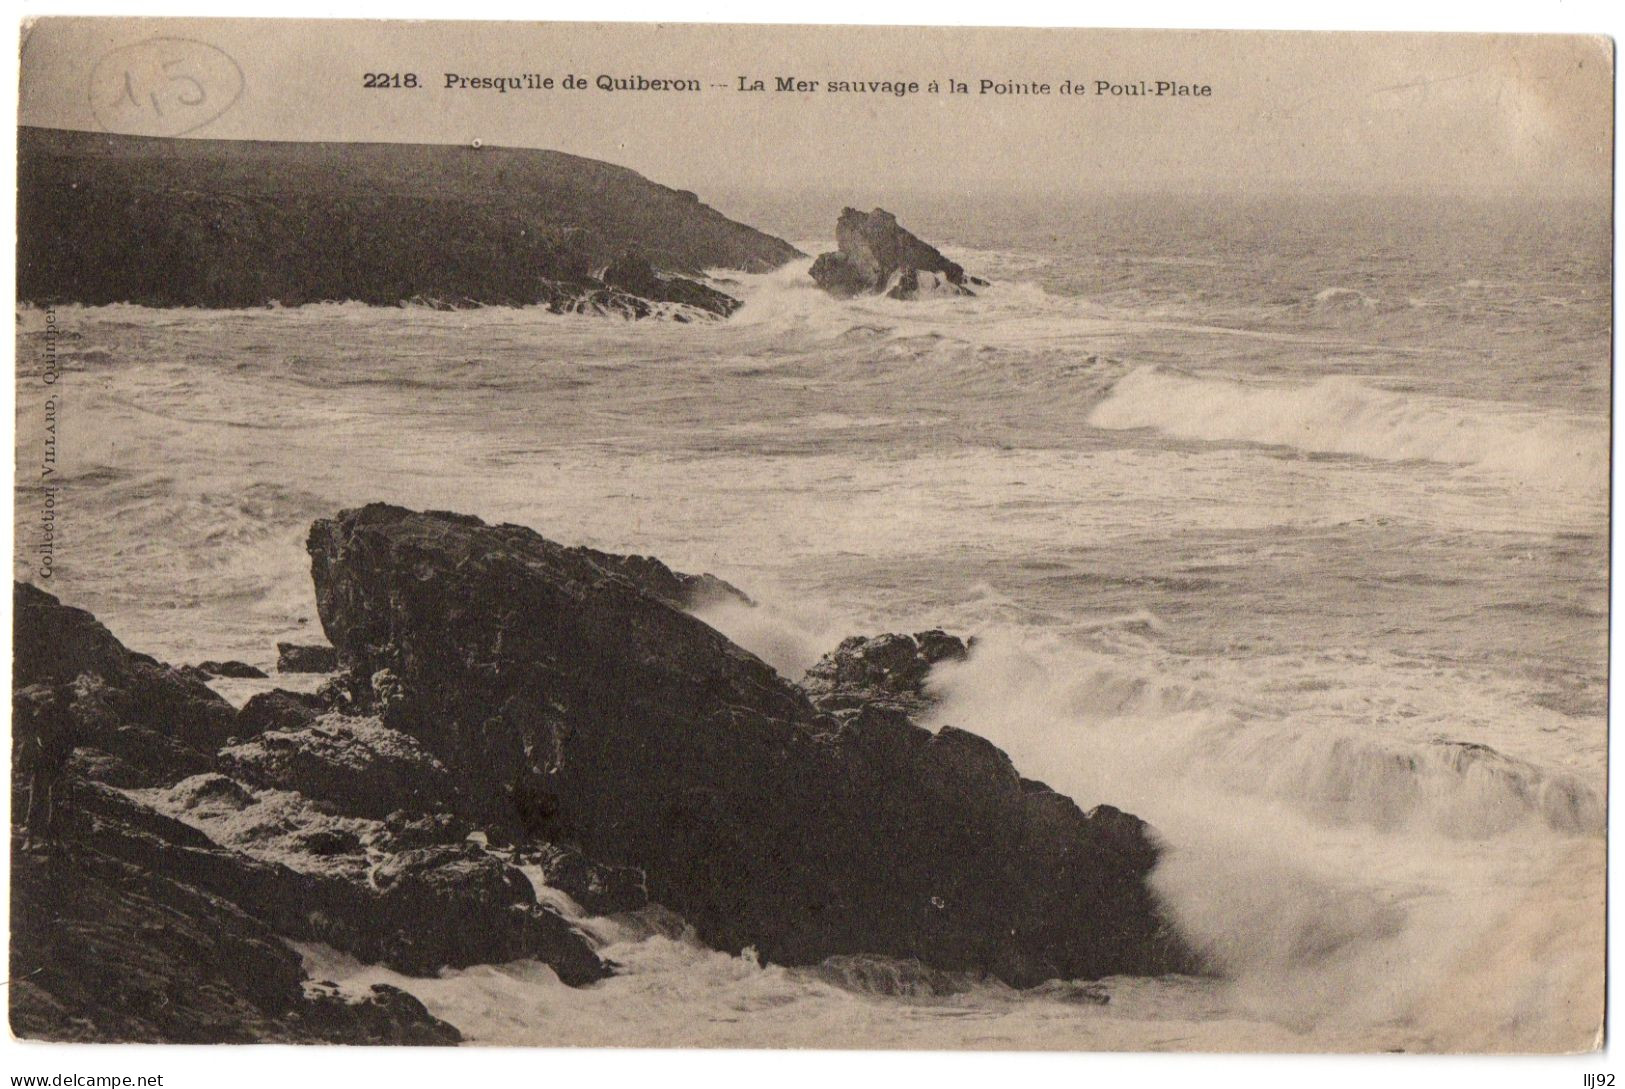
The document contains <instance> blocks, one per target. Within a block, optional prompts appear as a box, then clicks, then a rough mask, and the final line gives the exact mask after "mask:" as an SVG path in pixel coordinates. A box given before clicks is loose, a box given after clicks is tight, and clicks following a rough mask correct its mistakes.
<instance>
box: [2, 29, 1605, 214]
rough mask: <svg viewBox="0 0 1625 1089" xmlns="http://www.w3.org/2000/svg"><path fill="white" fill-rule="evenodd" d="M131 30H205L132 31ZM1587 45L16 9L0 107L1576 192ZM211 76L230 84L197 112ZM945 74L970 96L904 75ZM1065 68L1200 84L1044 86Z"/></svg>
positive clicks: (1599, 67) (433, 136)
mask: <svg viewBox="0 0 1625 1089" xmlns="http://www.w3.org/2000/svg"><path fill="white" fill-rule="evenodd" d="M154 37H163V38H171V39H187V40H190V41H194V42H202V43H206V46H204V47H198V46H192V45H187V44H179V45H176V44H167V45H166V44H164V43H159V44H157V45H147V46H142V45H140V44H139V43H141V42H143V41H146V40H148V39H152V38H154ZM210 46H212V47H213V49H209V48H207V47H210ZM166 50H167V52H166ZM1612 63H1613V57H1612V52H1611V49H1610V47H1609V45H1608V44H1607V43H1606V42H1605V41H1604V40H1603V39H1600V38H1576V37H1547V36H1542V37H1531V36H1467V35H1415V34H1408V35H1380V36H1378V35H1344V34H1259V33H1249V32H1189V31H1084V30H1051V31H1034V30H968V29H908V28H876V27H861V28H855V27H834V28H829V27H824V28H806V27H790V28H775V27H724V28H716V27H696V26H685V25H680V26H655V25H637V24H600V25H594V24H551V25H538V24H520V23H384V22H360V21H350V22H314V21H262V20H254V21H248V20H244V21H231V20H220V21H211V20H135V19H110V20H90V19H55V20H43V21H40V22H36V23H34V24H32V25H31V26H30V27H28V28H26V29H25V39H24V52H23V64H22V96H21V107H20V115H21V120H22V122H23V123H24V124H32V125H50V126H60V127H65V128H77V129H98V128H113V129H120V130H123V131H162V129H163V126H166V125H169V126H174V125H175V124H177V122H176V120H175V119H176V118H177V117H179V116H181V115H183V114H185V112H186V110H187V109H193V110H194V112H196V110H198V109H202V110H204V111H207V112H208V117H205V115H204V114H201V113H200V114H197V117H199V118H203V120H204V123H201V127H198V128H195V129H193V130H192V131H191V133H190V134H191V135H193V136H200V137H202V136H208V137H221V138H260V139H286V140H295V139H297V140H386V141H415V142H436V143H440V142H458V143H462V142H468V141H472V140H474V139H480V140H483V141H484V142H485V143H487V144H492V145H516V146H531V147H549V148H558V149H560V150H564V151H571V152H575V153H577V154H581V155H589V156H593V157H595V158H602V159H608V160H611V161H614V162H618V163H622V164H625V165H627V166H631V167H633V168H634V169H637V170H639V171H641V172H643V173H645V174H647V175H649V176H650V177H652V178H654V179H656V180H658V181H661V182H665V183H667V184H671V185H676V186H680V187H684V188H689V189H694V190H696V191H699V192H700V193H702V194H704V193H705V192H706V190H707V189H716V188H728V189H740V188H746V187H751V186H752V184H753V183H754V184H756V185H760V186H762V187H803V186H806V187H814V188H824V187H830V186H841V185H848V186H854V187H860V188H862V189H864V190H866V191H882V192H883V191H885V190H886V189H887V188H897V189H915V190H922V189H923V190H938V191H947V192H951V191H954V190H956V189H987V188H998V187H1006V186H1013V187H1017V188H1020V189H1024V190H1039V191H1057V190H1059V191H1066V190H1075V191H1084V192H1089V191H1115V190H1123V189H1129V190H1142V189H1144V190H1161V189H1171V190H1178V191H1185V192H1201V191H1225V190H1236V189H1244V190H1262V191H1271V190H1276V189H1282V188H1287V189H1303V188H1314V189H1321V188H1329V189H1336V188H1353V189H1360V190H1384V189H1399V190H1412V189H1419V188H1426V189H1445V190H1463V191H1468V192H1476V191H1499V190H1507V189H1512V190H1535V191H1547V192H1554V193H1561V194H1567V193H1582V194H1586V195H1599V194H1601V193H1604V192H1606V186H1607V184H1608V178H1609V170H1610V148H1611V141H1612V129H1611V125H1612V115H1611V110H1612V85H1611V81H1612ZM234 70H235V71H239V72H240V73H241V78H240V92H238V93H237V97H236V98H235V102H234V104H233V105H232V106H231V107H230V108H229V109H226V110H225V111H224V112H223V113H219V115H218V116H213V114H212V111H213V109H214V108H215V107H216V106H218V105H221V104H223V103H224V102H225V101H227V100H228V98H229V97H230V95H231V93H232V92H233V91H234V90H235V81H237V80H238V77H237V76H235V75H234V74H233V71H234ZM368 72H379V73H391V74H393V73H402V74H404V73H415V74H416V75H417V76H418V78H419V80H420V81H421V82H422V84H424V86H421V87H420V88H418V89H415V90H414V89H399V90H396V89H384V90H376V89H374V90H369V89H365V88H363V86H362V84H363V76H364V73H368ZM447 73H457V74H461V75H466V76H477V77H510V78H512V77H516V76H519V75H521V74H523V73H538V74H540V75H542V76H544V77H546V76H551V77H553V78H555V79H561V78H562V77H563V76H565V75H568V74H571V73H575V74H578V75H581V76H585V77H587V79H588V80H589V82H590V81H593V80H595V79H596V77H597V76H599V75H600V74H608V75H611V76H617V77H621V76H625V77H632V76H638V75H643V76H646V77H649V78H672V79H688V78H692V79H697V80H699V81H700V82H701V83H702V84H703V85H705V86H704V90H703V91H702V92H701V93H698V94H680V93H636V92H626V93H611V92H605V91H600V90H598V89H596V88H589V89H587V90H574V91H567V90H563V89H562V88H555V89H553V90H539V91H510V92H508V93H497V92H496V91H494V90H447V89H445V76H446V74H447ZM740 76H748V77H751V78H761V79H763V80H765V81H767V83H768V85H769V87H771V86H772V84H773V77H775V76H795V77H799V78H802V79H816V80H820V81H822V82H821V85H820V89H819V91H818V92H817V93H813V94H798V93H775V92H772V91H771V90H770V91H769V92H767V93H761V94H749V93H740V92H738V91H735V90H733V87H734V86H735V85H736V82H737V79H738V77H740ZM949 77H952V78H955V79H958V80H961V81H964V82H965V83H967V84H968V85H970V88H971V91H972V93H970V94H964V95H956V94H948V93H946V90H944V91H943V92H942V93H937V94H932V93H929V92H928V91H927V89H926V87H925V85H926V84H927V83H928V81H930V80H933V79H935V80H938V81H946V80H947V79H948V78H949ZM837 79H845V80H886V79H892V80H903V81H908V80H913V81H918V82H919V83H920V84H921V85H922V86H921V91H920V93H918V94H914V95H909V96H906V97H901V98H899V97H895V96H893V95H890V94H884V93H881V94H849V93H831V92H828V91H826V90H824V84H827V82H828V81H830V80H837ZM982 79H994V80H999V81H1016V82H1047V83H1049V84H1050V85H1051V94H1049V95H1047V96H1038V95H1024V96H1015V95H1012V96H1004V97H998V96H992V95H982V94H978V93H975V92H976V90H977V87H978V82H979V81H980V80H982ZM1069 79H1070V80H1072V81H1074V82H1080V81H1081V82H1083V83H1084V84H1085V85H1086V86H1087V87H1088V88H1089V89H1090V90H1091V91H1093V89H1094V85H1095V81H1096V80H1108V81H1111V82H1113V83H1118V84H1125V83H1134V82H1138V81H1140V80H1145V81H1148V82H1152V83H1154V82H1155V81H1157V80H1168V81H1175V82H1179V83H1185V84H1194V85H1202V84H1206V85H1209V86H1211V88H1212V93H1211V95H1210V96H1207V97H1163V98H1156V97H1128V96H1121V97H1118V96H1111V95H1105V96H1101V95H1096V94H1088V95H1061V94H1059V93H1056V92H1057V91H1058V89H1059V85H1060V84H1061V82H1062V81H1064V80H1069ZM713 84H723V85H725V86H723V87H720V88H719V87H714V86H712V85H713ZM211 94H212V96H213V97H212V98H209V95H211ZM154 95H157V100H156V101H154V100H153V96H154ZM199 98H204V99H207V100H208V102H209V105H205V106H201V107H199V106H197V105H196V100H197V99H199ZM166 107H168V108H167V109H166ZM209 118H212V119H209ZM164 134H168V133H167V132H165V133H164Z"/></svg>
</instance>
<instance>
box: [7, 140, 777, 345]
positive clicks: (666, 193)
mask: <svg viewBox="0 0 1625 1089" xmlns="http://www.w3.org/2000/svg"><path fill="white" fill-rule="evenodd" d="M17 184H18V207H19V223H20V224H21V226H20V234H19V238H18V258H17V267H18V284H17V288H18V298H19V300H22V301H32V302H40V303H44V302H58V303H64V302H78V303H86V304H93V305H94V304H104V303H113V302H133V303H141V304H144V305H148V306H210V307H244V306H262V305H266V304H268V303H273V302H274V303H281V304H282V305H285V306H294V305H299V304H303V303H311V302H322V301H339V300H346V299H350V300H356V301H359V302H365V303H372V304H376V305H396V304H400V303H405V302H409V301H415V302H417V303H418V304H420V305H426V306H433V307H437V308H446V309H455V308H458V307H462V306H469V305H504V306H520V305H538V304H539V305H543V306H547V307H549V308H551V309H553V310H556V311H560V312H565V311H570V312H576V311H580V312H586V313H616V314H623V315H626V316H639V314H638V311H639V310H640V309H641V310H642V311H643V312H644V313H647V312H648V309H649V306H650V303H649V300H648V299H646V298H643V297H642V296H640V295H636V294H633V293H632V292H628V291H626V290H623V289H622V288H619V287H615V286H613V285H610V284H606V283H604V282H602V281H599V280H596V279H594V278H592V277H591V276H590V275H589V270H590V269H593V268H602V267H604V266H605V265H607V264H609V263H610V262H613V261H615V260H616V259H617V258H618V257H619V256H620V255H621V254H623V253H626V252H627V251H635V252H637V253H640V254H642V255H643V256H644V257H646V258H647V259H648V260H649V261H650V262H652V264H653V265H654V266H655V267H657V268H659V269H662V270H664V271H665V272H667V273H670V274H677V275H678V276H698V275H700V274H702V273H703V272H704V271H705V270H706V269H709V268H732V269H741V270H745V271H750V272H766V271H768V270H770V269H774V268H778V267H779V266H781V265H783V264H785V263H786V262H787V261H791V260H793V259H795V258H796V257H799V256H801V254H800V253H799V252H798V251H797V250H796V249H795V248H794V247H793V246H791V245H790V244H789V243H787V242H784V241H782V240H780V239H777V238H774V237H772V236H770V235H766V234H763V233H762V232H760V231H757V230H753V229H752V228H750V227H747V226H745V225H743V224H741V223H736V222H734V221H733V220H730V219H728V218H727V217H726V216H724V215H722V214H721V213H720V212H717V211H715V210H714V209H712V208H709V207H707V206H706V205H704V204H702V203H700V202H699V201H698V200H697V199H695V197H694V195H693V194H692V193H687V192H683V191H680V190H674V189H669V188H667V187H665V186H662V185H657V184H655V183H654V182H651V181H649V180H648V179H646V178H643V177H641V176H640V175H638V174H637V173H635V172H633V171H631V170H628V169H626V168H625V167H619V166H615V165H613V164H610V163H605V162H599V161H596V160H593V159H585V158H581V157H579V156H575V155H567V154H564V153H562V152H557V151H541V150H531V149H523V148H500V147H483V148H480V149H478V150H476V149H474V148H470V147H463V146H446V145H428V144H383V143H370V144H369V143H362V144H345V143H293V142H272V141H249V140H202V139H159V138H151V137H139V136H115V135H108V134H104V133H91V132H69V131H65V130H58V129H42V128H31V127H23V128H20V129H19V130H18V178H17ZM688 285H691V286H688ZM664 290H665V291H666V292H667V294H668V295H669V294H672V293H676V294H690V295H692V296H693V297H694V299H696V300H710V302H711V305H712V306H713V307H718V308H721V307H724V305H725V304H723V303H722V301H721V300H720V299H714V298H712V296H711V294H708V293H709V292H710V290H711V289H709V288H705V287H704V286H703V285H701V284H698V283H695V282H693V281H685V282H684V283H683V284H677V283H668V284H667V285H666V286H665V288H664ZM724 298H725V297H724ZM675 301H690V300H689V299H686V298H685V299H677V300H675ZM728 302H729V303H733V300H728ZM692 305H698V303H697V302H695V303H692ZM714 312H718V313H720V312H721V309H717V310H715V311H714Z"/></svg>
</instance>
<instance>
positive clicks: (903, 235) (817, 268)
mask: <svg viewBox="0 0 1625 1089" xmlns="http://www.w3.org/2000/svg"><path fill="white" fill-rule="evenodd" d="M835 241H836V245H838V246H839V247H840V248H839V249H838V250H836V251H834V252H831V253H825V254H820V255H819V257H818V260H816V261H814V262H813V265H812V278H813V279H814V280H816V281H817V282H818V286H819V287H821V288H823V289H824V290H825V291H828V292H830V293H831V294H832V295H839V296H843V297H846V296H852V295H879V294H881V293H885V294H886V295H888V296H890V297H891V298H894V299H912V298H916V297H918V296H919V295H921V294H927V295H933V294H947V295H974V294H975V292H974V291H972V290H971V289H970V287H969V286H967V285H968V284H971V283H975V284H984V283H986V281H985V280H979V279H977V278H976V277H974V276H971V277H967V276H966V275H965V270H964V268H962V267H961V266H960V265H958V264H956V263H955V262H953V261H950V260H948V259H947V258H946V257H944V256H943V255H942V253H941V252H940V251H939V250H938V249H937V248H936V247H934V246H931V245H928V244H926V243H925V242H922V241H920V239H918V238H916V237H915V236H914V235H912V234H910V233H909V232H908V231H906V230H904V229H903V228H902V227H901V226H899V225H898V223H897V217H896V216H894V215H892V214H891V213H890V212H888V211H886V210H885V209H884V208H876V209H875V210H874V211H872V212H867V213H865V212H860V211H858V210H857V209H856V208H843V209H842V210H841V218H840V219H839V220H837V221H836V224H835Z"/></svg>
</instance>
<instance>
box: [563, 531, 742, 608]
mask: <svg viewBox="0 0 1625 1089" xmlns="http://www.w3.org/2000/svg"><path fill="white" fill-rule="evenodd" d="M573 551H574V552H576V553H577V554H578V555H580V556H582V557H584V558H585V559H587V560H589V561H591V562H592V563H594V564H596V565H597V566H599V567H601V568H603V569H604V570H605V571H610V572H613V573H614V574H617V575H624V576H625V577H626V578H628V579H631V580H632V582H633V584H634V585H636V586H637V588H638V589H639V590H642V591H643V592H644V593H646V594H648V595H650V596H651V597H654V598H658V599H659V600H661V601H664V602H665V603H666V604H667V605H670V606H671V607H672V608H674V609H682V610H684V611H685V612H693V611H694V610H696V609H703V608H705V607H706V606H707V605H716V604H720V603H722V602H728V601H731V602H735V603H737V604H740V605H755V604H756V603H755V602H754V601H752V600H751V599H750V596H749V595H748V594H746V593H745V591H743V590H741V589H740V588H739V587H737V586H735V585H733V584H732V583H730V582H726V581H724V580H722V579H719V578H717V577H716V576H715V575H712V574H703V575H687V574H684V573H683V572H681V571H673V570H672V569H671V568H669V567H667V566H666V565H665V564H663V563H661V562H660V561H659V560H657V559H655V558H654V557H653V556H618V555H616V554H614V553H612V552H600V551H598V550H597V549H594V548H586V547H584V546H577V547H576V548H575V549H573Z"/></svg>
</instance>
